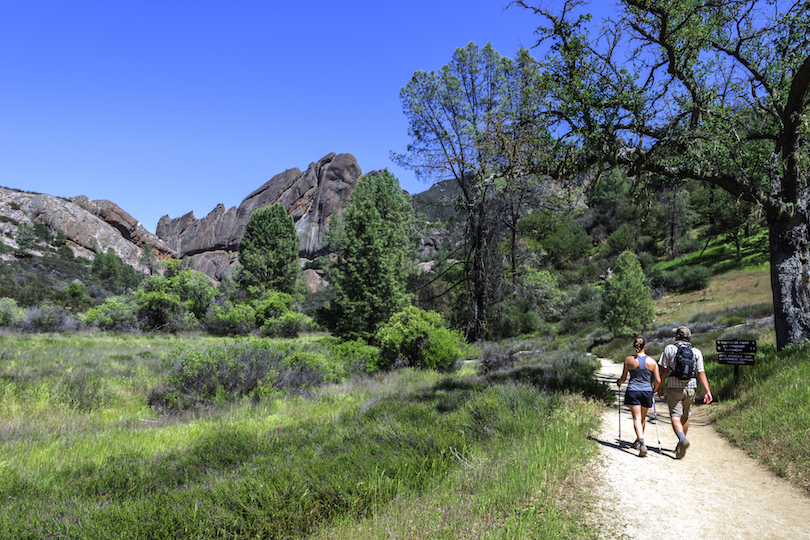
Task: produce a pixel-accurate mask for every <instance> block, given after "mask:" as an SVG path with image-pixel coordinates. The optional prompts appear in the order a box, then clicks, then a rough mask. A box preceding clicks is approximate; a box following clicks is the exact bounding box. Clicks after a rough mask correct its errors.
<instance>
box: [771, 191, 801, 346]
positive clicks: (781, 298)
mask: <svg viewBox="0 0 810 540" xmlns="http://www.w3.org/2000/svg"><path fill="white" fill-rule="evenodd" d="M806 212H807V208H806V207H805V208H797V209H796V212H795V213H794V214H793V216H788V215H786V214H785V213H781V216H780V215H773V214H771V213H769V214H768V227H769V229H770V230H769V237H770V242H769V243H770V255H771V288H772V289H773V308H774V327H775V330H776V349H777V350H782V349H783V348H784V347H785V346H786V345H789V344H791V343H801V342H803V341H805V340H807V339H810V247H809V246H810V234H808V233H809V232H810V231H809V230H808V227H810V220H808V215H807V213H806Z"/></svg>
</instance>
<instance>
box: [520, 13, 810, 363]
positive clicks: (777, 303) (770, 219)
mask: <svg viewBox="0 0 810 540" xmlns="http://www.w3.org/2000/svg"><path fill="white" fill-rule="evenodd" d="M586 4H587V2H584V1H582V0H567V1H566V2H565V4H564V6H563V8H562V10H561V11H560V12H553V11H551V10H549V9H546V8H541V7H534V6H531V5H530V4H529V3H527V2H525V1H522V0H519V1H513V2H512V3H511V4H510V5H518V6H522V7H524V8H528V9H531V10H533V11H534V12H535V13H537V14H539V15H541V16H542V17H543V18H544V21H545V24H544V25H543V26H542V27H541V28H539V29H538V33H539V35H540V42H539V45H540V46H542V47H547V51H548V55H547V57H546V59H545V60H544V68H545V74H546V77H548V78H549V80H552V81H555V84H554V85H552V86H551V87H550V90H549V99H548V104H549V112H550V114H553V116H554V117H555V119H556V120H555V122H556V123H555V129H554V132H555V133H557V134H558V136H559V137H560V138H562V139H564V140H565V141H566V142H567V144H566V145H565V147H566V148H567V149H571V150H572V151H571V152H570V153H569V154H568V155H565V156H560V157H561V158H565V160H566V161H567V162H568V163H569V164H570V165H569V167H570V169H569V170H571V171H583V170H587V169H589V168H593V167H602V166H605V165H607V166H615V165H620V166H623V167H626V169H627V170H628V171H629V172H630V174H631V175H633V176H634V178H635V181H636V182H682V181H684V180H687V179H691V180H697V181H700V182H705V183H709V184H713V185H716V186H718V187H721V188H723V189H724V190H726V191H728V192H729V193H730V194H732V195H734V196H736V197H739V198H742V199H744V200H747V201H750V202H752V203H754V204H756V205H758V206H759V207H761V208H762V210H763V212H764V214H765V217H766V220H767V223H768V226H769V230H770V258H771V285H772V288H773V294H774V308H775V317H774V319H775V329H776V341H777V347H778V348H780V349H781V348H782V347H784V346H785V345H787V344H789V343H798V342H801V341H804V340H805V339H808V338H810V317H808V315H807V314H808V313H810V287H809V286H808V284H810V252H808V246H809V245H810V214H808V212H809V211H810V210H809V209H808V202H810V186H809V185H808V165H809V164H810V159H808V157H809V156H808V151H807V150H808V145H807V141H808V138H807V135H808V128H809V127H810V123H808V120H807V114H806V109H807V105H808V99H809V98H810V95H809V94H808V87H810V38H809V37H808V36H810V5H808V4H807V3H806V2H803V1H788V2H782V1H779V2H774V1H770V0H731V1H728V2H704V1H701V0H656V1H655V2H652V1H649V0H623V1H621V2H620V3H618V5H617V7H616V11H615V14H614V16H613V18H611V19H608V20H606V21H604V24H603V25H602V26H601V27H600V28H599V33H598V35H597V36H596V37H595V38H591V35H590V33H589V28H590V27H589V22H590V16H589V15H577V11H578V10H579V9H580V8H582V6H584V5H586Z"/></svg>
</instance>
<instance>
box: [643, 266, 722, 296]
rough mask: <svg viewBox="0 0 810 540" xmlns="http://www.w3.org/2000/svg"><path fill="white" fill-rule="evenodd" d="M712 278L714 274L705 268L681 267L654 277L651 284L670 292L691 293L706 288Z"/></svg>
mask: <svg viewBox="0 0 810 540" xmlns="http://www.w3.org/2000/svg"><path fill="white" fill-rule="evenodd" d="M711 278H712V273H711V271H710V270H709V269H708V268H706V267H705V266H700V265H697V266H680V267H678V268H675V269H673V270H668V271H663V272H659V273H657V274H655V275H653V276H652V278H651V284H652V286H653V287H655V288H660V287H663V288H664V289H666V290H668V291H674V292H689V291H697V290H700V289H704V288H706V287H707V286H708V285H709V281H710V280H711Z"/></svg>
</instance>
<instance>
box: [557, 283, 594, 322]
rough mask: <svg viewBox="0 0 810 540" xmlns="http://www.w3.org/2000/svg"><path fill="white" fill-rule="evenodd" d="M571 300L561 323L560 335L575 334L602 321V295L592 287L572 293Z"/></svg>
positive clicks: (579, 288)
mask: <svg viewBox="0 0 810 540" xmlns="http://www.w3.org/2000/svg"><path fill="white" fill-rule="evenodd" d="M570 295H571V299H570V301H569V303H568V305H567V306H566V309H565V314H564V315H563V317H562V320H561V321H560V333H563V334H574V333H576V332H578V331H580V330H582V329H584V328H588V327H589V326H592V325H594V324H596V323H598V322H600V320H601V311H602V295H601V294H600V292H599V291H598V290H597V289H596V287H594V286H592V285H583V286H581V287H578V288H575V289H573V290H572V291H570Z"/></svg>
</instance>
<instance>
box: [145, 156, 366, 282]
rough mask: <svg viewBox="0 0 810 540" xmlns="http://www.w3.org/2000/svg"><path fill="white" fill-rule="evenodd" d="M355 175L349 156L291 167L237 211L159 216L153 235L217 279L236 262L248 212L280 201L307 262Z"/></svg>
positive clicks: (357, 176) (356, 178)
mask: <svg viewBox="0 0 810 540" xmlns="http://www.w3.org/2000/svg"><path fill="white" fill-rule="evenodd" d="M361 176H362V172H361V170H360V166H359V165H358V164H357V160H356V159H355V158H354V156H352V155H351V154H334V153H331V154H328V155H326V156H324V157H323V158H321V159H320V160H318V161H316V162H313V163H311V164H310V165H309V167H308V168H307V170H306V171H304V172H301V171H300V170H299V169H297V168H294V169H288V170H286V171H284V172H282V173H280V174H277V175H275V176H274V177H272V178H271V179H270V180H268V181H267V182H266V183H265V184H264V185H262V186H261V187H260V188H258V189H257V190H255V191H254V192H253V193H251V194H249V195H248V196H247V197H245V198H244V199H243V200H242V202H241V204H240V205H239V207H238V208H237V207H232V208H229V209H225V207H224V206H223V205H221V204H220V205H218V206H217V207H216V208H215V209H214V210H212V211H211V212H210V213H209V214H208V215H207V216H205V217H204V218H202V219H196V218H195V217H194V213H193V212H189V213H187V214H185V215H183V216H181V217H178V218H174V219H171V218H169V216H163V217H162V218H161V219H160V221H159V222H158V225H157V230H156V234H157V236H158V237H159V238H160V239H162V240H163V241H164V242H165V243H166V245H167V246H169V248H171V249H172V250H174V252H175V253H176V254H177V257H191V258H192V260H193V261H194V268H195V269H197V270H200V271H203V272H205V273H206V274H208V275H209V276H210V277H213V278H215V279H220V278H222V277H223V276H224V275H227V274H228V273H229V272H230V269H231V268H232V267H233V265H234V264H237V263H236V261H237V252H238V249H239V242H240V241H241V239H242V234H243V233H244V231H245V225H246V224H247V221H248V218H250V214H251V213H253V211H254V210H257V209H259V208H264V207H265V206H270V205H272V204H274V203H281V204H282V205H283V206H284V208H285V209H286V210H287V212H288V213H289V214H290V215H291V216H292V217H293V220H294V221H295V228H296V231H297V232H298V237H299V239H300V249H299V254H300V256H301V257H304V258H313V257H316V256H318V255H319V254H320V253H321V252H322V250H323V248H324V247H325V245H326V232H327V231H328V230H329V222H330V220H331V219H332V216H333V215H335V214H337V213H339V212H342V211H343V210H344V209H345V208H346V205H347V204H348V202H349V196H350V195H351V192H352V190H353V189H354V186H355V185H357V182H358V181H359V180H360V177H361Z"/></svg>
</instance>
